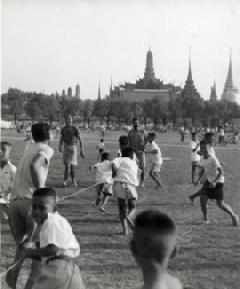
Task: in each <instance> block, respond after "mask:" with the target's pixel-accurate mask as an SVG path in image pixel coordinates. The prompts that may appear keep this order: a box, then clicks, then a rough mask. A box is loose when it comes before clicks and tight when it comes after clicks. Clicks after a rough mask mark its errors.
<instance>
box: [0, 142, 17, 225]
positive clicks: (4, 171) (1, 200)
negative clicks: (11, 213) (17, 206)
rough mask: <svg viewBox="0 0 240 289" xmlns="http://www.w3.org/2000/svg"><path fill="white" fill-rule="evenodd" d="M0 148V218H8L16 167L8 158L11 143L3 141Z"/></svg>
mask: <svg viewBox="0 0 240 289" xmlns="http://www.w3.org/2000/svg"><path fill="white" fill-rule="evenodd" d="M0 149H1V150H0V161H1V168H0V176H1V182H0V219H8V210H9V204H10V199H11V196H12V193H13V190H12V189H13V185H14V179H15V175H16V171H17V168H16V167H15V166H14V165H13V164H11V162H10V160H9V157H10V153H11V150H12V145H11V144H10V143H9V142H6V141H3V142H1V143H0Z"/></svg>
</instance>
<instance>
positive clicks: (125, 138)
mask: <svg viewBox="0 0 240 289" xmlns="http://www.w3.org/2000/svg"><path fill="white" fill-rule="evenodd" d="M128 143H129V140H128V136H126V135H121V136H120V137H119V145H120V147H122V148H123V147H127V146H128Z"/></svg>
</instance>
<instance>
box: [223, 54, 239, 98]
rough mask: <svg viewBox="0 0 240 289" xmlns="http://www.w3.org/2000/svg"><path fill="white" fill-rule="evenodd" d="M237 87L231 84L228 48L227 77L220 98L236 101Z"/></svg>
mask: <svg viewBox="0 0 240 289" xmlns="http://www.w3.org/2000/svg"><path fill="white" fill-rule="evenodd" d="M237 94H238V89H237V88H236V87H234V85H233V77H232V51H231V50H230V59H229V67H228V74H227V79H226V82H225V86H224V89H223V93H222V100H227V101H230V102H237Z"/></svg>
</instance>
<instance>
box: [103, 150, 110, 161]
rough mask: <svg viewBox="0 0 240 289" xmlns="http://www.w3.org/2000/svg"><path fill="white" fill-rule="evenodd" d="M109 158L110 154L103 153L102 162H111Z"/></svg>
mask: <svg viewBox="0 0 240 289" xmlns="http://www.w3.org/2000/svg"><path fill="white" fill-rule="evenodd" d="M109 157H110V155H109V152H103V153H102V157H101V160H102V162H103V161H106V160H109Z"/></svg>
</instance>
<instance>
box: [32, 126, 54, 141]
mask: <svg viewBox="0 0 240 289" xmlns="http://www.w3.org/2000/svg"><path fill="white" fill-rule="evenodd" d="M32 138H33V140H34V141H35V142H44V141H48V140H50V127H49V124H48V123H43V122H38V123H35V124H33V125H32Z"/></svg>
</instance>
